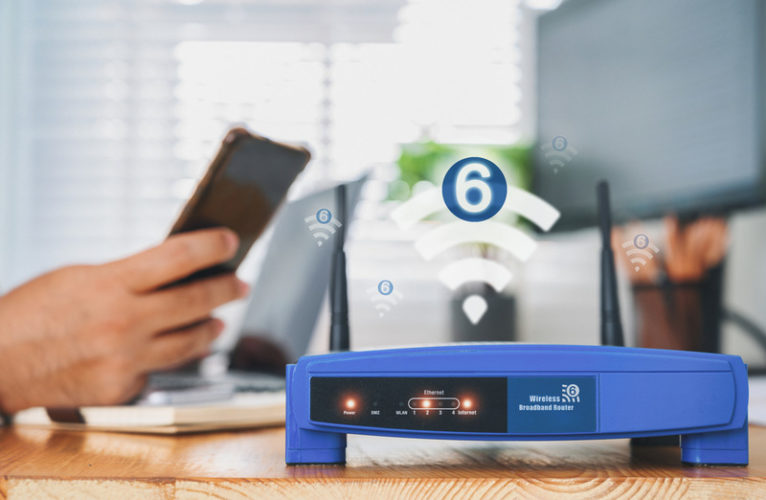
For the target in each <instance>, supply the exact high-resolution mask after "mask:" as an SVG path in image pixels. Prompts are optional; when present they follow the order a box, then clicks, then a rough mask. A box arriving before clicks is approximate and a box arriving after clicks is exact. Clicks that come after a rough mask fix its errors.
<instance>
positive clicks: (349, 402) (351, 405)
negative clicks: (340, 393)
mask: <svg viewBox="0 0 766 500" xmlns="http://www.w3.org/2000/svg"><path fill="white" fill-rule="evenodd" d="M354 408H356V400H355V399H354V398H348V399H347V400H346V409H347V410H353V409H354Z"/></svg>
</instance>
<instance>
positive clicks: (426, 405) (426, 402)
mask: <svg viewBox="0 0 766 500" xmlns="http://www.w3.org/2000/svg"><path fill="white" fill-rule="evenodd" d="M430 407H431V400H430V399H425V400H423V408H430Z"/></svg>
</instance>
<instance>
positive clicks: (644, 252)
mask: <svg viewBox="0 0 766 500" xmlns="http://www.w3.org/2000/svg"><path fill="white" fill-rule="evenodd" d="M622 248H624V249H625V255H627V256H628V257H629V258H630V263H631V264H633V270H634V271H635V272H638V271H640V270H641V268H642V267H644V266H646V264H647V263H648V262H649V261H650V260H652V259H653V258H654V256H655V255H656V254H658V253H659V252H660V249H659V248H658V247H657V245H655V244H654V243H652V242H651V241H650V240H649V237H648V236H647V235H645V234H643V233H641V234H637V235H636V236H635V237H634V238H633V239H632V240H628V241H626V242H625V243H623V244H622Z"/></svg>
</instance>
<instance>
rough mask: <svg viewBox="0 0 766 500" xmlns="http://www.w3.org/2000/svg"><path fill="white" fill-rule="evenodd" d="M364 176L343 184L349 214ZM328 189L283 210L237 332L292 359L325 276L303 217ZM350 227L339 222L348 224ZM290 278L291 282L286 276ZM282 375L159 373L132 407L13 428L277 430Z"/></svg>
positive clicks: (88, 410)
mask: <svg viewBox="0 0 766 500" xmlns="http://www.w3.org/2000/svg"><path fill="white" fill-rule="evenodd" d="M364 181H365V178H364V177H363V178H362V179H359V180H357V181H354V182H351V183H349V184H348V185H347V192H348V212H347V213H348V214H351V213H352V211H353V208H354V206H355V205H356V202H357V200H358V199H359V195H360V191H361V188H362V185H363V183H364ZM334 206H335V203H334V192H333V189H328V190H324V191H320V192H317V193H314V194H312V195H309V196H307V197H305V198H301V199H299V200H296V201H294V202H290V203H287V204H285V205H284V206H283V207H282V208H281V209H280V211H279V213H278V214H277V215H276V217H275V219H274V221H273V230H272V231H271V237H270V241H269V243H268V248H267V251H266V255H265V257H264V259H263V262H262V264H261V266H260V272H259V274H258V277H257V279H256V280H255V284H254V286H253V287H252V290H253V291H252V293H251V296H250V298H249V303H248V306H247V312H246V315H245V319H244V321H243V325H242V328H241V330H240V332H259V336H260V335H262V336H263V337H264V338H266V339H268V340H269V341H270V342H272V343H273V344H275V345H277V346H278V347H279V348H280V349H281V350H282V351H283V352H284V353H285V354H286V358H287V359H288V361H294V360H295V359H297V358H298V357H300V356H302V355H303V354H305V353H306V351H307V349H308V346H309V343H310V341H311V336H312V334H313V331H314V327H315V324H316V320H317V317H318V315H319V310H320V308H321V305H322V302H323V299H324V295H325V293H326V290H327V287H328V283H329V277H330V267H331V266H330V259H331V255H332V245H330V244H328V245H321V246H320V245H317V243H316V242H317V241H319V240H318V239H316V238H315V236H314V235H313V234H312V232H311V231H309V230H308V229H307V227H306V221H305V219H306V217H307V216H310V215H314V214H316V213H317V211H318V210H320V209H322V208H328V207H330V208H332V207H334ZM348 222H349V221H341V223H343V224H346V223H348ZM286 276H289V279H286V278H285V277H286ZM284 387H285V384H284V377H279V376H274V375H267V374H259V373H250V372H232V371H227V372H225V373H219V374H209V373H207V374H201V373H185V372H178V373H157V374H152V375H151V376H150V378H149V382H148V384H147V386H146V388H145V389H144V391H143V392H142V394H141V395H140V396H139V398H137V400H136V402H135V403H133V404H130V405H121V406H93V407H82V408H76V409H66V410H56V409H46V408H30V409H28V410H24V411H21V412H19V413H17V414H16V415H14V417H13V422H14V424H17V425H28V426H45V427H54V428H60V429H76V430H103V431H118V432H141V433H157V434H182V433H191V432H204V431H213V430H224V429H242V428H250V427H266V426H274V425H282V424H283V423H284V421H285V392H284Z"/></svg>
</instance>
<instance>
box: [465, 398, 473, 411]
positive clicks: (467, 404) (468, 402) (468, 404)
mask: <svg viewBox="0 0 766 500" xmlns="http://www.w3.org/2000/svg"><path fill="white" fill-rule="evenodd" d="M472 407H473V401H471V400H470V399H464V400H463V408H465V409H466V410H470V409H471V408H472Z"/></svg>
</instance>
